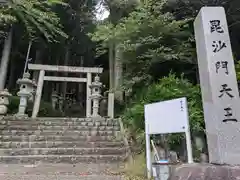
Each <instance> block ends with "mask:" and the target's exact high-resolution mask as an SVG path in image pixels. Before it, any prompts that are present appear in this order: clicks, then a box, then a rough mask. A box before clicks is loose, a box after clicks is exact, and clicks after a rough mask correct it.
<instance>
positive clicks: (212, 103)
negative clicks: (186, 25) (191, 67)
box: [194, 7, 240, 165]
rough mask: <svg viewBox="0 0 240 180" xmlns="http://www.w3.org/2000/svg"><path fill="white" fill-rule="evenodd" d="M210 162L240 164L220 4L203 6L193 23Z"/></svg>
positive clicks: (239, 120) (232, 75) (237, 114)
mask: <svg viewBox="0 0 240 180" xmlns="http://www.w3.org/2000/svg"><path fill="white" fill-rule="evenodd" d="M194 29H195V38H196V46H197V55H198V67H199V74H200V83H201V92H202V101H203V108H204V119H205V124H206V135H207V144H208V151H209V161H210V163H214V164H228V165H240V148H239V147H240V136H239V130H240V111H239V107H240V99H239V92H238V86H237V78H236V72H235V68H234V61H233V54H232V48H231V41H230V37H229V31H228V25H227V19H226V14H225V10H224V8H223V7H203V8H202V9H201V10H200V12H199V14H198V16H197V18H196V20H195V23H194Z"/></svg>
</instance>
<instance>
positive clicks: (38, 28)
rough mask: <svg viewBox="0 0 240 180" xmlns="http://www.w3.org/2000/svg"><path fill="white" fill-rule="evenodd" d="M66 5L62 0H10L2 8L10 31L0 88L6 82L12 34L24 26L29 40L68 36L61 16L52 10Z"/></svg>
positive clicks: (55, 38) (6, 43)
mask: <svg viewBox="0 0 240 180" xmlns="http://www.w3.org/2000/svg"><path fill="white" fill-rule="evenodd" d="M57 4H58V5H59V4H61V5H64V3H62V2H61V1H60V0H54V1H53V0H44V1H40V0H19V1H16V0H9V1H7V4H6V5H4V6H2V7H1V8H0V14H1V17H0V18H1V21H4V22H7V21H6V20H10V21H8V22H9V23H6V25H7V27H8V29H9V33H8V34H7V38H6V40H5V43H4V48H3V53H2V59H1V66H0V90H2V89H4V87H5V83H6V75H7V69H8V68H7V67H8V64H9V58H10V53H11V45H12V35H13V33H14V31H15V30H16V29H18V28H23V29H24V30H25V31H26V33H27V37H28V39H29V40H31V39H32V38H33V37H39V38H42V39H44V40H46V41H49V42H51V41H56V40H57V37H64V38H65V37H67V35H66V34H65V33H64V32H63V31H62V26H61V24H60V23H59V18H58V17H57V16H56V14H55V13H54V12H53V11H52V9H51V8H52V6H55V5H57Z"/></svg>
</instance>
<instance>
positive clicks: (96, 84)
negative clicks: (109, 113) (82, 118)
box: [90, 75, 102, 117]
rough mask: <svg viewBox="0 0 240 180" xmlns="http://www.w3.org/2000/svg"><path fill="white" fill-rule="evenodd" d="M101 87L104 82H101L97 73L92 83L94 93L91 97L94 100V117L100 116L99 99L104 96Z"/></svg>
mask: <svg viewBox="0 0 240 180" xmlns="http://www.w3.org/2000/svg"><path fill="white" fill-rule="evenodd" d="M101 87H102V83H101V82H100V77H99V76H98V75H96V76H95V77H94V82H93V83H92V85H90V88H91V90H92V94H91V96H90V98H91V99H92V100H93V112H92V117H100V115H99V101H100V99H101V98H102V96H101Z"/></svg>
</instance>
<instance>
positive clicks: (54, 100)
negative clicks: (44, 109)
mask: <svg viewBox="0 0 240 180" xmlns="http://www.w3.org/2000/svg"><path fill="white" fill-rule="evenodd" d="M51 100H52V108H53V109H54V110H56V107H57V103H58V94H57V92H56V91H53V93H52V97H51Z"/></svg>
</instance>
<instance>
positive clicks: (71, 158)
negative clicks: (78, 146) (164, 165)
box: [0, 155, 126, 164]
mask: <svg viewBox="0 0 240 180" xmlns="http://www.w3.org/2000/svg"><path fill="white" fill-rule="evenodd" d="M125 159H126V157H125V156H120V155H30V156H29V155H25V156H0V162H1V163H7V164H19V163H28V164H35V163H36V162H42V163H69V164H76V163H79V162H87V163H108V162H118V161H123V160H125Z"/></svg>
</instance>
